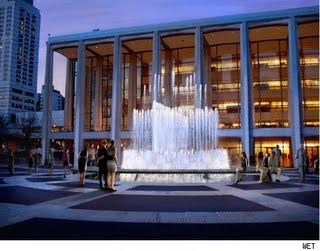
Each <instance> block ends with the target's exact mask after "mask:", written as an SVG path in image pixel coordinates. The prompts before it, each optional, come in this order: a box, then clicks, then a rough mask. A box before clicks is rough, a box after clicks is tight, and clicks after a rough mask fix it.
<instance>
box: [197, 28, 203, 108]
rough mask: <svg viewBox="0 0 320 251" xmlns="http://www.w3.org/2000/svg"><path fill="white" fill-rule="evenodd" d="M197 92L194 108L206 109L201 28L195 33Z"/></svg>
mask: <svg viewBox="0 0 320 251" xmlns="http://www.w3.org/2000/svg"><path fill="white" fill-rule="evenodd" d="M194 62H195V68H196V74H195V75H196V76H195V87H194V88H195V91H194V95H195V96H194V107H195V108H203V107H204V105H205V104H204V94H205V91H204V90H205V89H204V86H205V83H204V58H203V32H202V30H201V28H200V27H197V28H196V31H195V60H194Z"/></svg>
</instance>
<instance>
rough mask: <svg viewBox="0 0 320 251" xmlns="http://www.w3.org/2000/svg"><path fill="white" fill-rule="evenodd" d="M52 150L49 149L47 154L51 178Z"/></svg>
mask: <svg viewBox="0 0 320 251" xmlns="http://www.w3.org/2000/svg"><path fill="white" fill-rule="evenodd" d="M52 165H53V149H49V154H48V169H49V175H50V176H51V175H52V173H53V170H52V169H53V168H52Z"/></svg>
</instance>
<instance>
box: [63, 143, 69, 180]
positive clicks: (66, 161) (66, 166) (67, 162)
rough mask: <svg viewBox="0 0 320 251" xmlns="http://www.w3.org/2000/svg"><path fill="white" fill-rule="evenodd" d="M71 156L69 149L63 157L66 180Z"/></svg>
mask: <svg viewBox="0 0 320 251" xmlns="http://www.w3.org/2000/svg"><path fill="white" fill-rule="evenodd" d="M69 160H70V156H69V149H65V150H64V153H63V155H62V162H63V167H64V175H63V177H64V178H67V168H68V166H69V164H70V161H69Z"/></svg>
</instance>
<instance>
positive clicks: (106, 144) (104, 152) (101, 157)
mask: <svg viewBox="0 0 320 251" xmlns="http://www.w3.org/2000/svg"><path fill="white" fill-rule="evenodd" d="M88 164H89V165H97V166H98V167H99V185H100V189H102V190H110V191H116V190H115V188H114V181H115V175H116V171H117V165H118V160H117V148H116V147H115V145H114V141H113V140H110V141H109V140H108V141H107V140H103V141H102V146H101V147H99V148H98V151H95V149H94V145H91V147H90V148H89V149H88V147H87V146H84V148H83V150H82V151H81V152H80V153H79V156H78V170H79V174H80V185H82V186H83V185H84V184H85V172H86V169H87V166H88ZM103 180H104V184H103Z"/></svg>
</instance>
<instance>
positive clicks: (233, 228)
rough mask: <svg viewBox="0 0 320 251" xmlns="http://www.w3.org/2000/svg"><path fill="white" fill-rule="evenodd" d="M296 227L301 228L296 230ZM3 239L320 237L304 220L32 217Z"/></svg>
mask: <svg viewBox="0 0 320 251" xmlns="http://www.w3.org/2000/svg"><path fill="white" fill-rule="evenodd" d="M297 229H298V230H299V231H297ZM0 239H2V240H277V241H278V240H319V225H318V224H313V223H310V222H305V221H298V222H270V223H229V224H182V223H181V224H180V223H179V224H173V223H167V224H166V223H125V222H94V221H77V220H62V219H48V218H32V219H29V220H26V221H23V222H19V223H16V224H14V225H10V226H7V227H4V228H0Z"/></svg>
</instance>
